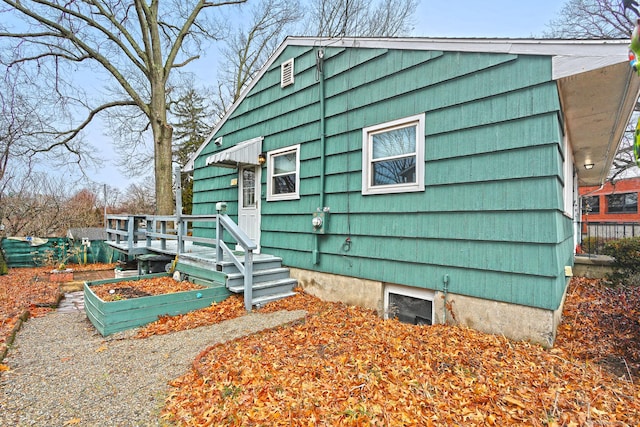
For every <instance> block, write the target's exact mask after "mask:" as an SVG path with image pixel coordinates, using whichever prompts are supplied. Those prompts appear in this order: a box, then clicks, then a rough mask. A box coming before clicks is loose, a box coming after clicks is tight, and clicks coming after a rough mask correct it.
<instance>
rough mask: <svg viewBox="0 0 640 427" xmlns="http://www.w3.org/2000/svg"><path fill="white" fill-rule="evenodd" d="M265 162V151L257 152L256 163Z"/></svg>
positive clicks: (262, 163)
mask: <svg viewBox="0 0 640 427" xmlns="http://www.w3.org/2000/svg"><path fill="white" fill-rule="evenodd" d="M265 163H267V153H265V152H262V153H260V154H258V164H260V165H264V164H265Z"/></svg>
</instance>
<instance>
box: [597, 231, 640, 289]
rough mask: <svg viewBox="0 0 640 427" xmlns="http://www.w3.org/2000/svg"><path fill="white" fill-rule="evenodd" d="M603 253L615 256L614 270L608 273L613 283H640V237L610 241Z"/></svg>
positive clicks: (608, 277) (631, 284)
mask: <svg viewBox="0 0 640 427" xmlns="http://www.w3.org/2000/svg"><path fill="white" fill-rule="evenodd" d="M602 253H603V254H605V255H609V256H611V257H613V258H614V261H613V266H612V267H613V272H612V273H610V274H607V279H609V280H610V281H611V282H612V284H613V285H616V286H617V285H630V286H637V285H640V237H631V238H628V239H620V240H613V241H611V242H608V243H607V244H606V245H605V246H604V248H603V250H602Z"/></svg>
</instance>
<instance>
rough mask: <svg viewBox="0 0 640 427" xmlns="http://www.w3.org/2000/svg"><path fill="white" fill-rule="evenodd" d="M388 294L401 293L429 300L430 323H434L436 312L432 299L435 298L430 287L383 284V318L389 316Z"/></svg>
mask: <svg viewBox="0 0 640 427" xmlns="http://www.w3.org/2000/svg"><path fill="white" fill-rule="evenodd" d="M389 294H396V295H402V296H405V297H411V298H416V299H421V300H425V301H431V316H432V319H431V323H432V324H433V325H435V324H436V312H435V306H434V304H433V301H434V300H435V298H436V293H435V291H433V290H431V289H424V288H414V287H410V286H402V285H393V284H389V283H387V284H385V286H384V318H385V319H388V318H389V312H390V310H389Z"/></svg>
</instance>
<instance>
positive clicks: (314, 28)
mask: <svg viewBox="0 0 640 427" xmlns="http://www.w3.org/2000/svg"><path fill="white" fill-rule="evenodd" d="M417 6H418V2H417V0H379V1H378V2H373V1H370V0H311V10H310V11H309V13H308V15H307V30H306V33H307V34H310V35H315V36H321V37H340V36H343V37H344V36H353V37H397V36H401V35H406V34H408V33H410V32H411V31H412V30H413V22H412V20H413V15H414V14H415V11H416V8H417Z"/></svg>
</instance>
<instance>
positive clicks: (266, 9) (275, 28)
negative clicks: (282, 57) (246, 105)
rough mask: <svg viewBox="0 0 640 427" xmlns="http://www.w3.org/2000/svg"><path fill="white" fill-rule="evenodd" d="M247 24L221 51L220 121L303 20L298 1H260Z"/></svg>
mask: <svg viewBox="0 0 640 427" xmlns="http://www.w3.org/2000/svg"><path fill="white" fill-rule="evenodd" d="M250 13H251V18H250V20H249V21H248V25H247V26H245V25H241V26H240V27H238V28H237V29H236V30H235V32H234V33H232V34H231V35H230V36H229V37H228V38H227V39H226V41H225V45H224V47H223V48H222V49H221V54H222V63H221V67H220V70H219V72H218V87H217V97H216V100H215V102H214V107H215V109H216V111H217V114H218V118H220V117H222V116H223V115H224V113H225V111H227V109H228V108H229V107H230V106H231V105H232V104H233V103H234V102H235V101H236V100H237V99H238V98H240V94H241V93H242V91H243V90H244V88H245V87H246V86H247V85H248V84H249V82H251V80H253V78H254V77H255V75H256V74H257V73H258V71H259V70H260V68H261V67H262V65H264V63H265V62H266V61H267V59H268V58H269V56H270V55H271V54H272V53H273V52H275V50H276V48H277V47H278V44H279V43H280V42H281V41H282V40H281V38H282V36H283V34H284V32H285V31H286V30H290V29H292V28H293V27H294V24H295V23H296V22H298V21H299V20H301V19H302V16H303V11H302V8H301V5H300V2H299V1H298V0H292V1H287V0H261V1H260V2H259V3H257V4H255V5H254V6H253V7H252V8H251V12H250Z"/></svg>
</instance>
